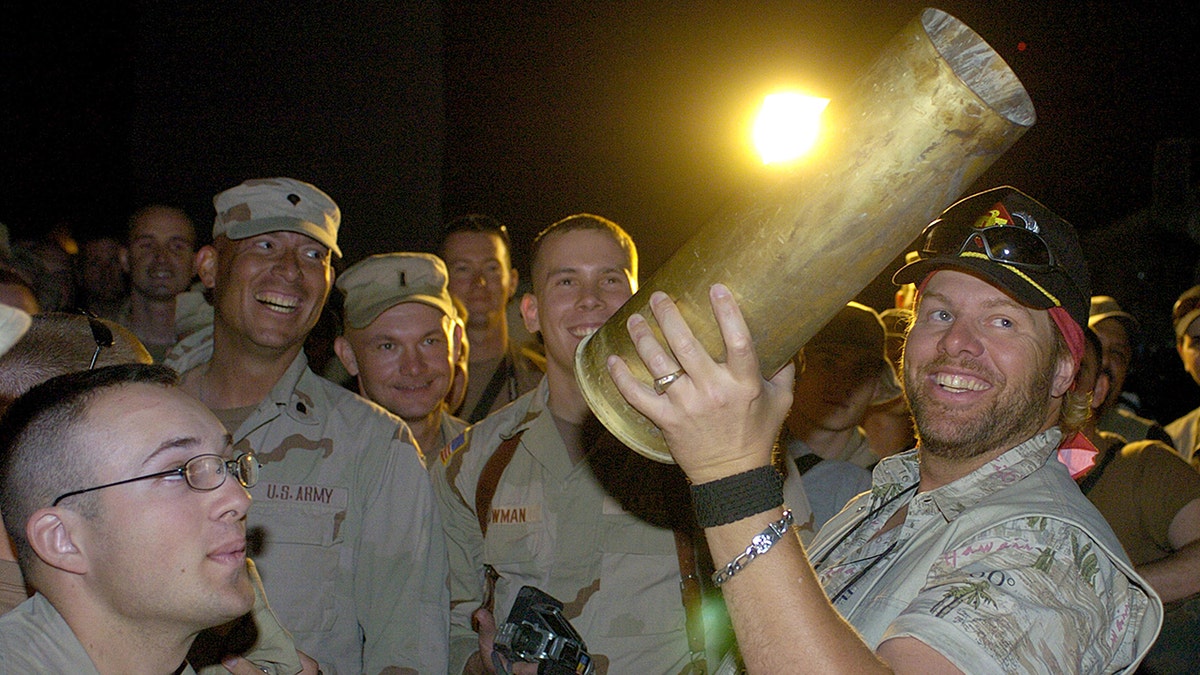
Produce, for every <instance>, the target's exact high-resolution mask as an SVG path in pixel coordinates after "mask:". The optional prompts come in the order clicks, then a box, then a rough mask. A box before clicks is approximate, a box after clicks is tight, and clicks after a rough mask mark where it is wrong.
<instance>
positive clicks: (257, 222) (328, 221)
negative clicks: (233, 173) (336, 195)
mask: <svg viewBox="0 0 1200 675" xmlns="http://www.w3.org/2000/svg"><path fill="white" fill-rule="evenodd" d="M213 206H214V207H216V209H217V219H216V220H215V221H214V222H213V239H216V238H217V237H218V236H220V235H225V236H226V237H228V238H230V239H246V238H247V237H254V236H258V235H260V234H265V233H267V232H298V233H300V234H303V235H306V236H308V237H310V238H312V239H315V240H316V241H319V242H320V243H322V244H324V245H326V246H328V247H329V250H331V251H333V254H334V255H336V256H337V257H339V258H340V257H342V251H341V249H339V248H338V245H337V232H338V225H339V224H340V223H341V221H342V213H341V211H340V210H338V206H337V204H335V203H334V201H333V200H332V199H330V197H329V195H327V194H325V193H324V192H321V191H320V190H319V189H317V187H316V186H315V185H311V184H309V183H305V182H304V181H299V180H296V179H294V178H255V179H251V180H248V181H246V182H244V183H242V184H241V185H238V186H237V187H232V188H229V189H228V190H225V191H224V192H222V193H220V194H218V195H217V196H216V197H213Z"/></svg>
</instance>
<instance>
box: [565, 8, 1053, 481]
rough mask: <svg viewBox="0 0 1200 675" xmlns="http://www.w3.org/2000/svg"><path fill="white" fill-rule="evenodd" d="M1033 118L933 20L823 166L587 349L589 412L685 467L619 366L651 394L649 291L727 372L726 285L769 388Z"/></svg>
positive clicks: (828, 146)
mask: <svg viewBox="0 0 1200 675" xmlns="http://www.w3.org/2000/svg"><path fill="white" fill-rule="evenodd" d="M1034 119H1035V115H1034V111H1033V104H1032V102H1031V101H1030V100H1029V96H1028V94H1027V93H1026V92H1025V88H1024V87H1023V86H1022V85H1021V82H1020V80H1018V79H1017V76H1016V75H1015V74H1014V73H1013V72H1012V70H1011V69H1010V68H1009V67H1008V64H1006V63H1005V62H1004V60H1003V59H1002V58H1000V56H999V55H998V54H996V52H995V51H994V50H992V48H991V47H989V46H988V45H987V43H986V42H984V41H983V39H981V38H980V37H979V36H978V35H976V34H975V32H974V31H972V30H971V29H970V28H969V27H967V26H966V25H964V24H963V23H962V22H960V21H959V20H957V19H955V18H954V17H952V16H950V15H949V14H946V13H945V12H942V11H940V10H936V9H925V10H923V11H922V12H921V14H920V16H918V17H917V18H916V19H915V20H913V22H912V23H910V24H909V25H908V26H906V27H905V28H904V29H903V30H902V31H901V32H900V33H899V34H898V35H896V36H895V37H894V38H893V39H892V40H891V41H890V42H889V43H888V44H887V45H886V46H885V48H884V49H883V51H882V53H881V54H880V55H879V57H878V58H877V59H876V60H875V61H874V62H873V63H872V64H871V65H870V66H869V67H868V69H867V70H866V71H865V72H864V74H863V75H862V77H860V78H859V79H858V80H857V81H856V83H855V84H854V86H853V87H852V88H851V89H850V91H849V92H848V94H847V95H846V96H845V97H844V98H842V99H840V100H839V99H835V100H833V101H832V102H831V103H830V105H829V107H828V108H827V109H826V111H825V113H824V115H823V118H822V125H823V127H824V131H823V132H822V133H823V136H822V140H821V141H820V143H819V144H818V146H817V147H816V148H815V150H814V158H815V159H814V161H813V162H811V163H809V164H807V165H806V166H805V167H804V168H801V169H798V170H796V171H795V172H793V173H791V174H788V175H787V176H785V177H783V178H782V179H780V180H779V181H777V182H776V183H775V184H773V185H771V186H770V187H767V188H766V189H764V190H762V191H761V192H760V193H758V194H755V195H751V196H750V197H749V198H748V199H746V200H745V201H742V202H741V205H740V206H735V207H731V208H727V209H724V210H723V211H721V212H720V213H719V214H718V215H717V216H716V217H715V218H714V219H712V220H711V221H709V222H708V223H707V224H705V225H704V226H703V227H702V228H701V229H700V230H698V231H697V232H696V234H695V235H693V236H692V237H691V238H690V239H689V240H688V241H687V242H685V243H684V244H683V246H681V247H680V248H679V250H678V251H676V253H675V254H674V255H673V256H672V257H671V258H670V259H669V260H668V261H667V262H666V263H664V264H663V265H662V267H661V268H660V269H659V270H658V271H657V272H656V273H655V274H654V276H653V277H652V278H651V279H650V280H649V281H648V282H647V283H646V284H645V285H644V286H643V287H642V288H641V289H640V290H639V291H638V293H637V294H635V295H634V296H633V297H632V298H630V300H629V301H628V302H626V303H625V305H624V306H623V307H621V309H619V310H618V311H617V313H616V314H614V315H613V316H612V317H611V318H610V319H609V320H608V321H607V322H606V323H605V324H604V326H603V327H601V328H600V329H599V330H597V331H596V332H595V333H593V334H592V335H590V336H589V337H588V338H587V339H585V340H584V341H583V342H582V343H581V344H580V345H579V349H578V350H577V352H576V354H575V375H576V378H577V380H578V381H579V385H580V387H581V389H582V391H583V394H584V397H585V399H586V400H587V402H588V405H589V406H590V407H591V409H592V411H593V412H594V413H595V414H596V416H597V417H598V418H599V419H600V421H601V422H603V423H604V425H605V426H607V427H608V429H609V430H610V431H612V432H613V434H614V435H615V436H616V437H617V438H618V439H620V440H621V441H622V442H623V443H625V444H626V445H628V446H629V447H630V448H632V449H634V450H636V451H637V452H639V453H641V454H643V455H645V456H647V457H650V458H652V459H656V460H659V461H662V462H670V461H672V460H671V455H670V453H669V451H668V450H667V447H666V444H665V442H664V441H663V437H662V433H661V432H660V431H659V429H658V428H657V427H656V426H655V425H654V424H653V423H652V422H650V421H649V420H648V419H646V418H645V417H644V416H643V415H642V414H641V413H639V412H637V411H636V410H634V408H633V407H632V406H630V405H629V404H628V403H627V402H626V401H625V399H624V398H623V397H622V396H621V394H620V392H618V391H617V388H616V386H615V385H614V384H613V381H612V378H611V377H610V376H609V374H608V370H607V368H606V366H605V360H606V359H607V357H608V356H609V355H610V354H618V355H620V356H622V357H623V358H624V359H625V361H626V362H627V363H628V364H629V365H630V366H631V368H632V369H633V372H634V374H635V375H636V376H637V377H638V378H639V379H640V380H641V381H643V382H645V383H647V384H649V383H650V382H652V381H653V377H651V375H650V374H649V373H648V372H647V371H646V369H645V367H644V366H643V365H642V362H641V360H640V359H639V358H638V356H637V352H636V350H635V349H634V346H633V343H632V341H631V340H630V339H629V334H628V332H627V331H626V329H625V322H626V320H627V319H628V317H629V315H630V314H631V313H633V312H638V313H640V314H642V315H643V316H645V317H646V319H647V320H648V321H649V322H650V325H651V326H652V327H653V329H654V330H655V331H656V332H658V330H659V329H658V325H657V323H656V322H655V321H654V317H653V315H652V314H651V312H650V308H649V304H648V300H649V296H650V293H651V292H653V291H655V290H661V291H663V292H665V293H667V294H668V295H669V296H671V297H672V298H673V299H674V300H675V301H676V302H677V303H678V304H679V307H680V311H681V312H682V313H683V316H684V318H686V319H687V322H688V324H689V325H690V326H691V327H692V330H693V331H694V332H695V334H696V336H697V338H698V339H699V340H700V341H701V343H702V344H703V345H704V347H705V348H706V349H707V350H708V352H709V353H710V354H712V355H713V356H714V357H715V358H717V359H718V360H723V359H724V342H723V340H722V339H721V334H720V330H719V329H718V327H717V324H716V319H715V317H714V316H713V313H712V309H711V308H710V306H709V301H708V289H709V287H710V286H711V285H712V284H714V283H716V282H721V283H724V284H725V285H727V286H728V287H729V288H730V290H731V291H732V292H733V295H734V297H735V298H736V299H737V301H738V304H739V306H740V307H741V310H742V313H743V314H744V315H745V317H746V322H747V324H748V325H749V327H750V330H751V334H752V335H753V338H754V345H755V350H756V352H757V354H758V357H759V362H760V364H761V366H762V372H763V374H764V375H765V376H770V375H771V374H772V373H774V372H776V371H778V369H779V368H780V367H782V366H783V365H784V364H785V363H787V360H788V359H790V358H791V357H792V356H793V355H794V354H795V353H796V352H797V351H798V350H799V349H800V347H802V346H803V345H804V343H805V342H807V341H808V339H809V338H810V337H812V335H814V334H815V333H816V332H817V331H818V330H820V328H821V327H822V326H823V325H825V323H826V322H827V321H828V320H829V319H830V318H832V316H833V315H834V314H835V313H836V312H837V311H838V310H839V309H840V308H841V307H843V306H844V305H845V304H846V303H847V302H848V301H850V300H851V299H853V298H854V296H855V295H856V294H857V293H858V292H859V291H861V290H862V289H863V288H864V287H865V286H866V285H867V284H868V283H870V282H871V280H872V279H874V278H875V277H876V276H877V275H878V274H879V273H880V272H881V271H882V270H883V269H884V268H885V267H886V266H887V265H888V264H889V263H890V262H891V261H892V260H893V259H895V257H896V256H898V255H899V254H900V253H901V252H902V251H903V250H904V248H905V247H906V246H907V245H908V244H909V243H910V242H912V241H913V239H915V238H916V237H917V235H919V234H920V232H921V230H922V228H923V227H924V226H925V225H926V224H927V223H928V222H929V221H930V220H932V219H933V218H934V217H935V216H936V215H937V214H938V213H940V212H941V211H942V210H943V209H944V208H945V207H947V206H948V205H950V204H951V203H952V202H953V201H954V200H955V199H956V198H957V197H958V196H960V195H961V194H962V192H963V191H964V190H965V189H966V188H967V187H968V186H970V185H971V183H972V182H973V181H974V180H975V179H976V178H978V177H979V176H980V174H982V173H983V172H984V171H985V170H986V169H987V168H988V167H989V166H991V165H992V163H993V162H995V161H996V159H997V158H999V157H1000V155H1002V154H1003V153H1004V152H1005V151H1007V150H1008V149H1009V148H1010V147H1011V146H1012V144H1013V143H1014V142H1016V140H1017V139H1018V138H1020V137H1021V135H1022V134H1024V132H1025V131H1026V130H1027V129H1028V128H1029V127H1030V126H1032V125H1033V122H1034ZM660 337H661V334H660Z"/></svg>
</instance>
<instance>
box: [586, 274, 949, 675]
mask: <svg viewBox="0 0 1200 675" xmlns="http://www.w3.org/2000/svg"><path fill="white" fill-rule="evenodd" d="M709 296H710V301H711V303H712V308H713V312H714V314H715V315H716V317H717V322H718V324H719V325H720V328H721V333H722V335H723V337H724V340H725V349H726V362H725V363H717V362H715V361H713V360H712V358H711V357H709V355H708V354H707V352H705V350H704V348H703V346H702V345H700V343H699V342H698V341H697V340H696V339H695V337H694V336H693V335H692V333H691V331H690V329H689V328H688V327H687V325H686V323H685V322H684V320H683V317H682V316H681V315H680V313H679V310H678V309H677V307H676V306H675V304H674V303H673V302H671V300H670V299H669V298H667V296H666V295H665V294H663V293H655V294H654V295H652V296H651V300H650V306H651V309H652V311H653V312H654V316H655V318H656V319H657V320H658V323H659V326H660V327H661V328H662V331H663V334H664V336H665V337H666V338H667V342H668V344H669V345H670V351H667V350H665V349H664V348H663V347H662V345H660V344H659V343H658V341H657V340H656V339H655V337H654V335H653V333H652V332H651V330H650V327H649V325H648V324H647V323H646V321H645V319H644V318H642V317H641V316H640V315H637V314H634V315H633V316H631V317H630V319H629V322H628V329H629V334H630V337H631V338H632V339H633V342H634V344H635V345H636V347H637V350H638V355H639V356H640V357H641V359H642V361H644V362H645V363H646V366H647V368H648V369H649V371H650V373H651V374H653V375H655V376H662V375H665V374H667V373H671V372H674V371H676V370H678V369H680V368H682V369H683V370H684V371H685V372H686V373H687V375H686V376H685V377H682V378H680V379H678V380H676V381H675V382H674V383H673V384H671V385H670V387H669V388H668V389H667V390H666V392H665V393H664V394H663V395H658V394H656V393H655V392H654V390H653V389H651V388H650V387H648V386H646V385H644V384H642V383H640V382H638V381H637V380H635V379H634V377H633V375H632V374H631V372H630V371H629V368H628V366H626V365H625V363H624V362H623V361H621V360H620V359H619V358H618V357H610V359H609V371H610V373H611V374H612V376H613V379H614V381H615V382H616V384H617V388H618V389H619V390H620V391H621V394H622V395H623V396H624V397H625V398H626V399H628V400H629V402H630V403H631V404H632V405H633V406H634V407H635V408H637V409H638V410H639V411H641V412H642V413H643V414H644V415H646V416H647V417H649V418H650V419H651V420H652V421H653V422H654V423H655V424H656V425H658V427H659V428H661V429H662V430H663V435H664V437H665V438H666V441H667V445H668V447H669V448H670V449H671V453H672V455H673V456H674V458H675V460H676V461H677V462H678V463H679V465H680V467H682V468H683V470H684V472H685V473H687V475H688V477H689V479H690V480H691V481H692V482H693V484H703V483H708V482H711V481H714V480H717V479H720V478H725V477H729V476H733V475H736V474H740V473H743V472H745V471H748V470H752V469H756V468H759V467H765V466H770V458H771V448H772V446H773V444H774V442H775V435H776V434H777V433H778V430H779V427H780V425H781V424H782V423H783V418H784V416H785V415H786V414H787V410H788V407H789V406H790V405H791V389H792V378H793V376H794V373H795V370H794V367H793V366H792V365H791V364H790V363H789V364H788V365H787V366H785V367H784V368H783V369H782V370H780V372H779V373H777V374H776V375H775V376H774V377H772V378H771V379H770V380H765V379H763V377H762V375H760V374H759V364H758V358H757V356H756V355H755V353H754V347H753V342H752V340H751V338H750V334H749V329H748V328H747V327H746V324H745V321H744V320H743V318H742V315H741V312H740V310H739V309H738V307H737V304H736V303H735V302H734V300H733V297H732V295H731V294H730V292H729V290H728V289H727V288H725V287H724V286H722V285H716V286H713V288H712V289H711V291H710V294H709ZM781 517H782V509H780V508H775V509H771V510H769V511H766V512H763V513H759V514H755V515H753V516H749V517H746V518H743V519H741V520H737V521H735V522H732V523H728V524H724V525H719V526H716V527H708V528H706V530H705V535H706V536H707V538H708V544H709V548H710V550H711V551H712V554H713V559H714V561H715V563H716V564H717V565H718V566H719V567H720V566H724V565H725V564H726V563H727V562H728V561H731V560H733V559H735V558H736V557H737V556H738V555H740V554H741V553H742V552H743V551H744V550H745V549H746V547H747V545H748V544H749V543H750V541H751V539H752V538H753V537H755V536H756V535H758V534H759V533H760V532H762V531H763V530H764V528H766V527H767V525H768V524H769V523H771V522H774V521H777V520H779V519H780V518H781ZM722 589H723V591H724V595H725V601H726V603H727V605H728V607H729V613H730V617H731V618H732V620H733V625H734V630H735V632H736V633H737V636H738V644H739V647H740V648H741V651H742V656H743V658H744V659H745V662H746V665H747V667H748V669H749V670H750V672H754V673H772V674H775V673H788V672H797V671H799V670H811V671H812V672H826V673H837V672H844V673H868V672H889V671H890V668H889V665H888V663H885V661H884V660H881V659H880V658H879V657H877V656H876V655H875V654H874V653H873V652H872V651H871V649H870V648H869V647H868V646H867V645H866V644H865V643H864V642H863V641H862V639H861V638H860V637H859V635H858V633H857V632H856V631H855V630H854V628H853V627H852V626H850V625H849V624H848V623H847V622H846V621H845V620H844V619H843V618H842V617H841V615H840V614H838V612H837V610H835V609H834V608H833V606H832V605H831V604H830V603H829V600H828V599H827V598H826V597H825V592H824V591H823V590H822V588H821V585H820V583H819V582H818V581H817V577H816V573H815V572H814V571H813V568H812V565H811V564H810V563H809V561H808V558H807V557H806V556H805V553H804V550H803V547H802V545H801V544H800V540H799V538H798V537H796V536H786V537H784V538H783V539H782V540H781V541H779V542H778V543H776V544H775V545H774V546H773V547H772V548H771V550H770V551H768V552H767V553H766V554H764V555H762V556H760V557H758V558H755V559H754V560H753V561H752V562H751V563H750V564H749V565H747V566H746V567H745V568H744V569H742V570H741V571H739V572H737V574H736V575H734V576H733V577H732V578H731V579H729V580H728V582H726V583H725V584H724V585H723V586H722ZM881 654H882V655H883V656H885V657H886V658H887V659H888V660H893V659H894V664H895V665H897V666H901V665H902V666H904V667H905V669H906V670H909V669H911V670H912V671H917V670H918V669H919V670H920V671H921V672H923V673H924V672H955V670H954V667H953V666H952V665H951V664H950V663H949V662H948V661H947V660H946V659H945V658H944V657H942V656H941V655H940V654H938V653H937V652H934V651H933V650H932V649H930V648H928V647H926V646H925V645H924V644H922V643H921V642H919V641H917V640H915V639H912V638H898V639H895V640H890V641H888V642H887V643H885V644H884V645H883V646H882V647H881Z"/></svg>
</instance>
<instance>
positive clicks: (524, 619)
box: [495, 586, 592, 675]
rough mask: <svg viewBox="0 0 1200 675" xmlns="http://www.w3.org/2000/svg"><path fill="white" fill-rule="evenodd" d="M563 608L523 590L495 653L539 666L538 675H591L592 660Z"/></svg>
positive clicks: (502, 629) (499, 635)
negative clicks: (564, 613) (563, 612)
mask: <svg viewBox="0 0 1200 675" xmlns="http://www.w3.org/2000/svg"><path fill="white" fill-rule="evenodd" d="M562 608H563V604H562V603H561V602H559V601H558V600H555V599H554V598H553V597H551V596H550V595H547V594H546V593H544V592H542V591H540V590H538V589H536V588H534V587H533V586H522V587H521V590H520V591H519V592H518V593H517V600H516V602H514V603H513V607H512V611H510V612H509V613H508V619H507V620H506V621H505V622H504V624H503V625H502V626H500V630H499V632H497V633H496V642H495V648H496V651H497V652H499V653H501V654H503V655H504V656H505V657H507V658H508V659H509V660H510V661H530V662H533V663H537V664H538V675H591V673H592V657H591V656H590V655H589V654H588V653H587V645H586V644H584V642H583V638H581V637H579V632H578V631H576V630H575V627H574V626H572V625H571V622H570V621H567V618H566V617H565V616H563V614H562Z"/></svg>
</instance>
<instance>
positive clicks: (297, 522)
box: [166, 178, 449, 673]
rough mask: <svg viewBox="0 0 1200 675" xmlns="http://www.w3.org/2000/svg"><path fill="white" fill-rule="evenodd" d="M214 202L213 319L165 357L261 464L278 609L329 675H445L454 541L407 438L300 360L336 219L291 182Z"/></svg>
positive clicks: (321, 295) (323, 284)
mask: <svg viewBox="0 0 1200 675" xmlns="http://www.w3.org/2000/svg"><path fill="white" fill-rule="evenodd" d="M213 201H214V204H215V206H216V211H217V218H216V222H215V223H214V225H213V243H212V245H211V246H204V247H203V248H201V249H200V251H199V252H198V253H197V256H196V261H197V264H196V267H197V272H198V274H199V276H200V280H201V281H202V282H203V283H204V285H205V287H206V288H208V289H209V290H210V291H211V297H212V304H213V308H214V318H213V324H212V327H211V328H209V329H206V330H202V331H199V332H197V333H195V334H193V335H191V336H189V337H187V338H185V339H184V340H182V341H180V343H179V344H177V345H176V346H175V347H174V349H173V350H172V353H171V354H170V355H168V357H167V360H166V363H167V365H170V366H172V367H174V368H175V369H176V370H178V371H179V372H180V373H182V374H183V387H184V388H185V389H186V390H187V391H189V392H191V393H192V394H194V395H196V396H197V397H199V398H200V400H201V401H203V402H204V403H205V404H206V405H208V407H209V408H211V409H212V410H213V412H214V413H215V414H216V415H217V417H218V418H220V419H221V421H222V422H224V424H225V427H226V428H227V429H229V430H230V432H231V433H232V434H233V443H234V445H235V447H236V449H237V450H238V451H244V450H253V451H254V452H255V454H256V455H257V456H258V457H259V458H260V461H261V462H262V465H263V466H262V481H261V482H260V483H259V484H258V485H257V486H256V487H254V488H253V490H252V495H253V497H254V511H253V512H252V514H251V515H250V517H249V521H248V523H249V532H251V534H252V535H253V536H252V537H251V544H252V546H251V551H250V553H251V554H252V555H253V556H254V558H255V560H256V562H258V564H259V569H260V571H261V572H262V578H263V584H264V586H265V587H266V588H267V594H268V596H269V597H270V598H271V601H272V602H271V604H272V606H273V607H274V609H275V610H276V612H277V614H278V615H279V619H280V621H281V623H283V625H285V626H287V627H288V628H289V629H290V630H291V631H292V633H293V635H294V636H295V639H296V645H297V647H299V648H300V649H301V650H303V651H304V652H306V653H308V654H311V655H312V656H314V657H315V658H316V659H317V660H318V661H319V662H320V663H321V668H322V670H323V671H324V672H326V673H333V672H337V673H359V672H369V673H379V672H420V673H444V672H446V659H447V646H446V645H447V634H448V631H449V619H448V609H447V608H448V605H449V597H448V591H447V588H446V562H445V555H446V554H445V540H444V539H443V537H442V534H441V527H440V524H439V521H438V515H437V513H436V508H435V506H434V501H433V494H432V488H431V486H430V483H429V479H428V477H427V476H426V474H425V471H424V467H422V465H421V462H420V459H419V457H418V456H417V452H416V447H415V441H414V440H413V437H412V434H411V433H410V432H409V430H408V427H407V426H406V425H405V424H404V423H403V422H402V421H401V420H400V419H398V418H397V417H395V416H394V415H391V414H390V413H388V412H387V411H386V410H384V409H382V408H380V407H379V406H376V405H374V404H371V403H369V402H368V401H365V400H363V399H362V398H360V397H358V396H356V395H354V394H352V393H350V392H348V391H346V390H345V389H343V388H342V387H339V386H337V385H335V384H333V383H332V382H329V381H328V380H325V379H323V378H321V377H318V376H317V375H316V374H314V373H313V372H312V370H311V369H310V368H309V367H308V360H307V359H306V357H305V355H304V349H303V347H304V342H305V339H306V338H307V337H308V334H309V332H310V331H311V330H312V329H313V327H314V326H315V325H316V323H317V319H318V317H319V316H320V314H321V309H322V308H323V307H324V305H325V301H326V299H327V298H328V297H329V292H330V290H331V289H332V286H333V270H332V267H331V265H330V256H331V255H340V251H339V250H338V248H337V231H338V225H339V223H340V221H341V213H340V211H339V210H338V207H337V205H336V204H335V203H334V202H333V200H332V199H330V198H329V196H328V195H326V194H325V193H324V192H321V191H320V190H318V189H317V188H315V187H313V186H312V185H309V184H308V183H303V182H301V181H298V180H293V179H291V178H270V179H263V180H251V181H246V182H245V183H242V184H241V185H238V186H237V187H234V188H231V189H229V190H226V191H225V192H222V193H220V194H218V195H217V196H216V198H215V199H214V200H213Z"/></svg>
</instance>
